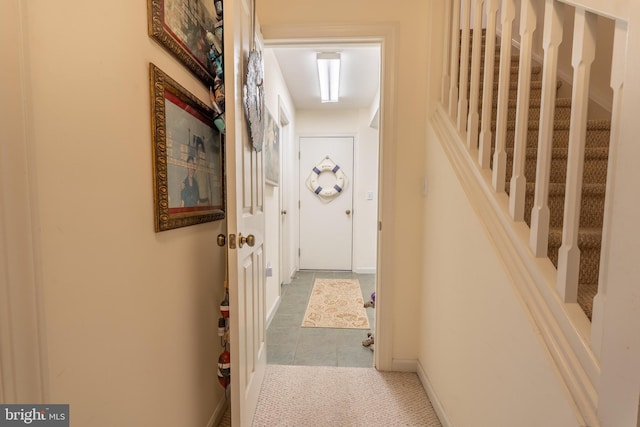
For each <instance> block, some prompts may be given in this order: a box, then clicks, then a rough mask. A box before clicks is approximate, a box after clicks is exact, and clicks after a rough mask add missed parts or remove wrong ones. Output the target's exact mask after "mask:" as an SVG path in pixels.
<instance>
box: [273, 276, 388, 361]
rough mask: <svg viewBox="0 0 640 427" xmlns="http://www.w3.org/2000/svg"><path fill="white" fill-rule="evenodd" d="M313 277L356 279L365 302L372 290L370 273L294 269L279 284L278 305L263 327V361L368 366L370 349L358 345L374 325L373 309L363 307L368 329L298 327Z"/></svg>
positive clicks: (372, 283) (373, 282) (373, 285)
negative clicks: (288, 280)
mask: <svg viewBox="0 0 640 427" xmlns="http://www.w3.org/2000/svg"><path fill="white" fill-rule="evenodd" d="M317 278H342V279H357V280H358V282H359V283H360V289H361V291H362V297H363V300H364V301H365V302H367V301H369V300H370V298H371V293H372V292H374V291H375V286H376V284H375V275H374V274H356V273H351V272H346V271H344V272H343V271H336V272H331V271H298V272H297V273H296V275H295V277H294V278H293V279H292V281H291V283H290V284H288V285H283V286H282V296H281V301H280V306H279V307H278V309H277V312H276V314H275V316H274V317H273V320H272V321H271V324H270V325H269V328H268V329H267V363H269V364H275V365H304V366H342V367H372V366H373V351H371V350H370V349H369V348H367V347H364V346H363V345H362V341H363V340H365V339H366V338H367V332H371V330H372V329H373V325H374V324H375V317H374V312H375V310H374V309H373V308H367V309H366V311H367V316H368V318H369V324H370V325H371V328H372V329H369V330H366V329H330V328H302V327H301V326H300V325H301V324H302V319H303V317H304V314H305V310H306V308H307V304H308V302H309V296H310V295H311V290H312V289H313V283H314V281H315V279H317Z"/></svg>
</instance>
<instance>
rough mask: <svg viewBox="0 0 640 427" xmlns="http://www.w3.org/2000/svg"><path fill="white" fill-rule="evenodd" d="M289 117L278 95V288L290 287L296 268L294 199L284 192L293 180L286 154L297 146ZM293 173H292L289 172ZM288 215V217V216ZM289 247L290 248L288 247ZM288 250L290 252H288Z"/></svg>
mask: <svg viewBox="0 0 640 427" xmlns="http://www.w3.org/2000/svg"><path fill="white" fill-rule="evenodd" d="M289 117H291V115H290V114H289V112H288V111H287V109H286V107H285V106H284V103H283V102H282V99H281V98H280V95H278V119H277V122H278V124H279V126H280V182H281V185H280V192H279V193H278V198H279V200H278V205H279V208H280V221H279V222H278V224H279V225H280V230H279V232H278V251H279V253H280V266H279V267H280V268H279V269H278V270H279V276H280V277H279V278H278V286H280V287H281V286H282V285H283V284H286V285H288V284H289V283H291V278H292V273H293V271H294V268H293V266H292V264H295V263H292V262H291V259H292V257H291V255H290V253H291V251H293V247H292V246H291V231H292V230H293V227H292V221H291V215H292V214H293V212H294V210H293V208H292V206H293V202H292V200H293V199H292V198H291V197H289V198H288V199H287V200H285V199H284V192H285V191H286V190H285V188H284V183H285V182H286V180H287V179H291V177H289V176H285V170H286V169H287V167H286V166H285V164H284V163H285V157H286V156H285V153H288V152H289V150H290V149H291V147H292V146H295V140H294V138H293V137H292V135H291V128H290V127H289V123H290V122H291V121H290V119H289ZM289 172H291V171H289ZM285 178H286V179H285ZM282 212H285V214H284V215H285V217H284V220H283V218H282V216H283V213H282ZM287 215H288V216H287ZM285 227H286V228H287V233H286V236H285V237H286V240H288V241H287V242H284V241H283V230H284V228H285ZM287 245H288V246H287ZM287 249H288V251H287Z"/></svg>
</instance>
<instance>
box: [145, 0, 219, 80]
mask: <svg viewBox="0 0 640 427" xmlns="http://www.w3.org/2000/svg"><path fill="white" fill-rule="evenodd" d="M147 7H148V18H147V19H148V30H149V36H150V37H151V38H153V39H154V40H156V41H157V42H158V43H159V44H160V45H162V46H163V47H164V48H165V49H167V50H168V51H169V52H170V53H171V54H173V55H174V56H175V57H176V58H177V59H178V60H179V61H180V62H182V63H183V64H184V65H185V66H186V67H187V68H188V69H189V70H190V71H191V72H192V73H193V74H194V75H195V76H196V77H198V78H199V79H200V80H201V81H202V82H203V83H204V84H205V85H206V86H207V87H213V86H215V79H216V76H218V77H220V76H221V74H222V69H221V67H222V58H221V57H222V51H223V47H222V1H221V0H215V1H213V0H210V1H204V0H147Z"/></svg>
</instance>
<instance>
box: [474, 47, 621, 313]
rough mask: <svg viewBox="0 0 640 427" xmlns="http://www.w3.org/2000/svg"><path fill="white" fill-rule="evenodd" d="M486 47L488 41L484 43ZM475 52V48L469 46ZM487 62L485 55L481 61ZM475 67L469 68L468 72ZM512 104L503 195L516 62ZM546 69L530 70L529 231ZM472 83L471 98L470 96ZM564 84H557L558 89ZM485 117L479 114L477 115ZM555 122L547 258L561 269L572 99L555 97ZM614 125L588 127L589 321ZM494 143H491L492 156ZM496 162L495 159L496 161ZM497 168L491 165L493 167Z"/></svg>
mask: <svg viewBox="0 0 640 427" xmlns="http://www.w3.org/2000/svg"><path fill="white" fill-rule="evenodd" d="M483 43H484V38H483ZM499 45H500V43H499V41H498V42H497V43H496V64H495V76H494V84H493V88H492V89H493V104H492V107H493V109H492V124H491V131H492V134H493V137H495V120H496V116H497V105H496V104H497V95H498V75H499V58H500V56H499V54H498V52H497V51H498V50H499ZM470 50H471V47H470ZM470 57H471V55H470ZM481 62H482V63H483V62H484V52H483V56H482V59H481ZM470 69H471V68H469V70H470ZM510 70H511V73H510V87H509V89H510V90H509V103H508V112H507V120H508V123H507V137H506V152H507V172H506V181H505V183H506V184H505V190H506V192H507V193H509V192H510V180H511V175H512V172H513V151H514V149H513V146H514V138H515V117H516V105H517V104H516V103H517V94H518V87H517V81H518V72H519V68H518V57H517V56H514V57H513V58H512V61H511V69H510ZM483 71H484V64H482V66H481V79H480V95H479V96H480V103H479V107H478V108H479V109H481V108H482V107H481V105H482V102H481V100H482V92H483V84H482V80H483V78H482V76H483ZM541 71H542V67H540V66H539V65H534V66H533V67H532V70H531V91H530V102H529V123H528V132H527V148H526V163H525V177H526V181H527V191H526V199H525V222H526V223H527V225H529V226H531V209H532V207H533V201H534V194H535V178H536V162H537V147H538V128H539V119H540V105H541V102H540V98H541V88H542V82H541V75H542V74H541ZM470 80H471V76H469V88H468V91H467V97H468V96H469V93H470V86H471V84H470ZM560 85H561V83H560V81H559V82H558V87H559V86H560ZM479 113H480V114H481V111H479ZM554 117H555V119H554V120H555V121H554V131H553V141H552V147H553V148H552V160H551V174H550V191H549V201H548V203H549V209H550V214H551V218H550V230H549V243H548V256H549V259H550V260H551V262H552V263H553V265H554V266H555V267H556V268H557V267H558V250H559V249H560V246H561V244H562V224H563V219H564V218H563V215H564V199H565V179H566V172H567V159H568V145H569V127H570V126H569V125H570V117H571V100H570V99H564V98H557V99H556V103H555V116H554ZM609 136H610V122H609V121H606V120H590V121H589V122H588V124H587V134H586V148H585V160H584V174H583V189H582V206H581V210H580V227H579V232H578V247H579V248H580V273H579V285H578V304H579V305H580V307H581V308H582V309H583V311H584V312H585V314H586V315H587V317H588V318H589V319H591V315H592V306H593V298H594V296H595V295H596V293H597V290H598V274H599V267H600V248H601V241H602V223H603V217H604V199H605V188H606V178H607V164H608V155H609ZM494 145H495V141H492V152H493V149H494ZM492 161H493V159H492ZM491 167H493V164H492V165H491Z"/></svg>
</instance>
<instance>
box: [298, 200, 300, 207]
mask: <svg viewBox="0 0 640 427" xmlns="http://www.w3.org/2000/svg"><path fill="white" fill-rule="evenodd" d="M298 209H300V200H298Z"/></svg>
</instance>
